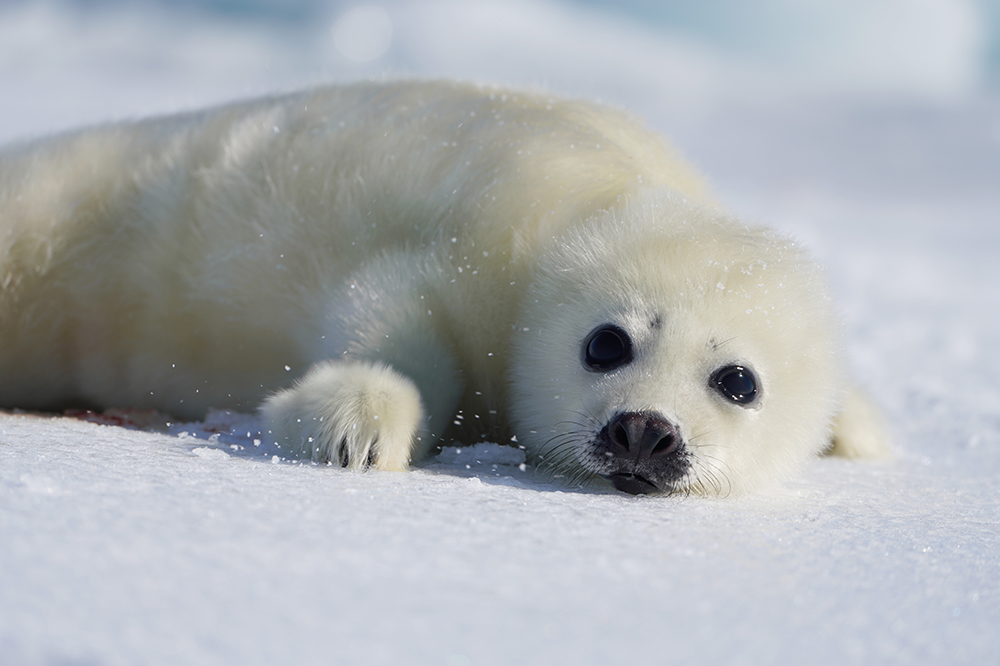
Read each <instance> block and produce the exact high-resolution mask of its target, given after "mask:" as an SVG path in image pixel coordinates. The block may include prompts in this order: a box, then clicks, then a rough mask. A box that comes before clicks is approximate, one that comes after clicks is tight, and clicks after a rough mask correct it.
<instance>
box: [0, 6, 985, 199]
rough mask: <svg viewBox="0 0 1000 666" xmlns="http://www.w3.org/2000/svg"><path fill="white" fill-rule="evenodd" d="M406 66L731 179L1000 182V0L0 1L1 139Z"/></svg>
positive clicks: (896, 189) (852, 184)
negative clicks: (587, 123)
mask: <svg viewBox="0 0 1000 666" xmlns="http://www.w3.org/2000/svg"><path fill="white" fill-rule="evenodd" d="M398 76H419V77H440V76H447V77H457V78H462V79H473V80H477V81H485V82H496V83H502V84H509V85H516V86H537V87H544V88H546V89H549V90H552V91H554V92H557V93H561V94H566V95H578V96H586V97H593V98H599V99H603V100H604V101H607V102H609V103H612V104H616V105H621V106H625V107H627V108H629V109H631V110H633V111H635V112H636V113H638V114H640V115H642V116H643V117H645V118H646V119H647V120H648V121H649V122H650V123H651V124H653V125H654V126H656V127H658V128H660V129H662V130H664V131H666V132H668V133H669V134H670V135H672V136H673V137H674V140H675V142H676V143H677V144H678V145H679V146H680V147H681V149H682V150H683V151H684V152H685V153H686V154H687V155H688V156H689V157H691V158H692V159H693V160H694V161H695V162H696V163H697V164H699V165H700V166H701V167H702V168H703V169H704V170H705V171H707V172H708V173H709V175H710V176H712V177H713V178H714V179H715V180H716V181H717V182H720V183H722V186H723V187H724V188H727V189H729V190H731V191H733V192H735V191H737V190H740V189H746V187H759V186H762V185H766V186H768V187H780V188H782V189H783V190H786V191H787V190H788V188H801V187H810V188H814V189H815V188H820V189H823V190H832V191H843V190H845V189H846V190H848V191H850V192H852V193H856V194H862V193H869V194H871V193H878V194H885V193H893V194H897V195H911V194H912V195H920V196H927V194H928V192H929V191H933V190H935V189H937V188H938V187H944V186H946V187H947V188H948V189H949V191H951V192H954V191H955V190H956V188H957V189H959V190H961V191H962V192H963V193H966V194H969V195H982V194H986V193H989V192H992V190H993V189H996V184H997V183H1000V103H998V97H1000V94H998V93H1000V0H839V1H838V2H832V1H830V2H806V1H803V0H756V1H750V2H744V1H738V0H701V1H699V2H687V1H685V0H616V1H614V2H611V1H608V0H419V1H418V0H391V1H388V2H382V3H378V4H363V3H357V2H353V1H338V0H331V1H325V0H139V1H135V2H127V1H123V0H62V1H60V0H39V1H28V2H24V1H12V0H0V121H2V122H0V142H7V141H10V140H14V139H20V138H26V137H31V136H34V135H38V134H42V133H49V132H52V131H57V130H61V129H65V128H69V127H73V126H77V125H81V124H89V123H95V122H103V121H108V120H114V119H121V118H129V117H135V116H142V115H149V114H158V113H165V112H171V111H176V110H180V109H187V108H192V107H197V106H201V105H205V104H210V103H217V102H221V101H225V100H229V99H233V98H237V97H246V96H252V95H257V94H261V93H268V92H273V91H280V90H287V89H293V88H298V87H302V86H307V85H313V84H318V83H323V82H330V81H350V80H356V79H359V78H368V77H375V78H381V77H398ZM775 154H780V156H781V158H780V159H774V155H775Z"/></svg>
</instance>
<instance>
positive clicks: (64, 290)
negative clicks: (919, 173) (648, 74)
mask: <svg viewBox="0 0 1000 666" xmlns="http://www.w3.org/2000/svg"><path fill="white" fill-rule="evenodd" d="M0 286H2V292H0V405H6V406H10V407H23V408H37V409H53V408H60V407H63V406H69V405H93V406H98V407H111V406H116V407H123V406H132V407H152V408H157V409H160V410H163V411H166V412H169V413H173V414H176V415H177V416H180V417H184V418H196V417H199V416H201V415H202V414H204V412H205V409H206V408H208V407H210V406H214V407H229V408H236V409H244V410H249V409H254V408H256V407H257V406H258V405H260V404H261V402H262V401H263V407H262V413H263V416H264V418H265V419H266V422H267V424H268V428H269V429H270V430H271V432H272V434H273V436H274V437H275V439H276V440H277V441H278V442H280V443H281V444H282V445H283V446H285V447H286V448H287V449H288V450H289V451H290V452H292V453H295V454H297V455H302V456H305V457H312V458H314V459H317V460H329V461H332V462H335V463H342V464H344V465H346V466H349V467H351V468H362V467H365V466H368V465H374V466H375V467H377V468H381V469H401V468H404V467H406V465H407V463H408V462H409V461H410V460H413V459H419V458H420V457H421V456H422V455H424V454H425V453H426V451H427V450H429V449H430V448H431V447H432V446H433V445H435V444H436V443H437V442H440V441H443V442H450V441H452V440H459V441H465V442H469V441H472V440H476V439H480V438H486V439H492V440H498V441H508V440H510V439H511V438H512V437H513V436H515V435H516V437H517V441H518V442H520V443H521V444H522V445H524V446H525V447H526V448H527V449H528V451H529V453H530V454H531V455H532V456H533V457H534V459H535V460H538V461H542V462H547V463H549V464H552V465H555V466H556V467H557V469H558V470H559V471H562V472H564V473H567V474H575V475H577V476H580V477H583V476H586V475H588V474H591V473H594V472H599V471H600V470H599V469H598V467H599V465H598V464H596V463H593V461H591V460H589V459H588V455H590V454H589V453H588V449H587V447H588V446H589V443H590V442H591V441H592V440H593V438H594V437H595V435H596V433H597V431H599V430H600V428H601V427H602V426H603V425H604V424H605V423H607V421H608V419H609V418H611V417H613V415H614V414H616V413H620V412H622V411H630V410H631V411H655V412H657V413H659V414H662V415H663V416H664V417H665V418H667V419H668V420H669V421H670V422H671V423H674V424H676V425H677V427H678V428H679V431H680V433H681V434H682V436H683V437H684V440H685V446H686V449H687V454H686V455H688V456H689V457H690V460H691V467H690V470H689V472H688V473H687V474H686V475H685V476H684V477H683V478H682V479H679V480H677V481H676V482H675V483H673V484H671V485H670V487H668V488H664V490H673V491H677V490H694V491H698V492H707V493H725V492H729V491H743V490H748V489H753V488H757V487H760V486H762V485H766V484H769V483H772V482H773V481H774V480H776V479H779V478H782V477H784V476H786V475H787V474H788V473H789V472H790V471H792V470H794V469H795V468H796V467H797V466H798V465H799V464H800V463H801V462H802V461H803V460H805V459H806V458H808V457H809V456H812V455H816V454H818V453H820V452H821V451H823V450H824V449H827V448H829V447H831V446H833V447H834V448H833V450H834V451H835V452H838V453H843V454H845V455H852V456H869V457H870V456H877V455H881V454H884V453H885V452H886V451H887V450H888V449H887V444H886V438H885V435H884V432H883V430H882V429H881V428H880V426H879V421H878V416H877V414H876V413H875V412H874V410H873V409H872V408H871V407H870V405H868V404H867V402H865V400H864V399H863V398H861V397H860V396H859V395H858V394H857V393H856V392H855V391H854V390H853V389H850V388H849V387H848V385H847V383H846V381H845V379H844V377H843V373H842V369H841V367H840V361H839V358H838V351H837V345H838V335H837V332H836V331H837V326H836V323H835V322H834V319H833V317H832V315H831V308H830V304H829V299H828V297H827V295H826V291H825V287H824V286H823V280H822V278H821V275H820V274H819V272H818V270H817V269H816V268H815V266H814V265H813V264H812V262H811V261H810V260H809V259H808V258H807V257H806V256H805V255H804V254H803V253H802V251H801V250H800V249H799V248H797V247H796V246H795V245H794V244H793V243H791V242H790V241H789V240H787V239H786V238H784V237H782V236H780V235H778V234H776V233H774V232H772V231H768V230H766V229H762V228H756V227H747V226H745V225H742V224H740V223H738V222H736V221H733V220H731V219H729V218H727V217H725V216H724V215H723V214H721V213H719V212H717V211H716V210H715V209H714V208H713V207H712V204H711V202H710V201H709V199H708V198H707V195H706V191H705V188H704V186H703V185H702V183H701V180H700V179H699V178H698V176H697V175H696V174H694V172H693V171H692V170H691V169H690V168H689V167H688V166H686V165H685V164H684V163H683V162H681V161H680V160H679V159H678V158H677V157H676V156H675V155H674V154H673V152H672V151H671V149H670V148H669V146H668V145H667V144H666V143H665V142H664V140H663V139H662V138H661V137H659V136H658V135H656V134H655V133H652V132H651V131H649V130H648V129H646V128H645V127H643V125H642V124H641V123H638V122H637V121H635V120H634V119H632V118H631V117H629V116H628V115H626V114H624V113H622V112H619V111H616V110H613V109H609V108H607V107H603V106H598V105H593V104H590V103H586V102H579V101H567V100H561V99H551V98H549V97H546V96H544V95H538V94H533V93H523V92H511V91H504V90H499V89H492V88H482V87H476V86H471V85H461V84H453V83H447V82H440V83H419V82H404V83H392V84H378V83H363V84H358V85H353V86H347V87H332V88H323V89H319V90H314V91H309V92H305V93H300V94H295V95H288V96H283V97H277V98H269V99H261V100H256V101H252V102H247V103H241V104H234V105H230V106H226V107H222V108H219V109H215V110H211V111H208V112H204V113H194V114H187V115H182V116H176V117H172V118H166V119H154V120H147V121H142V122H137V123H131V124H119V125H112V126H108V127H103V128H96V129H91V130H88V131H84V132H81V133H76V134H70V135H67V136H63V137H57V138H54V139H49V140H45V141H40V142H37V143H34V144H29V145H24V146H15V147H11V148H8V149H7V150H6V151H5V152H4V153H3V154H2V156H0ZM604 322H612V323H615V324H616V325H618V326H620V327H621V328H623V329H624V330H626V331H627V332H628V333H629V334H630V335H631V336H632V338H633V340H634V343H635V352H636V353H635V358H634V360H633V362H632V363H630V364H628V365H627V366H625V367H623V368H620V369H618V370H616V371H614V372H609V373H593V372H588V371H587V370H585V369H584V368H583V367H582V365H581V344H582V341H583V340H584V338H585V336H587V334H588V333H589V332H590V331H591V330H592V329H593V328H594V327H595V326H596V325H599V324H601V323H604ZM726 363H740V364H743V365H746V366H748V367H752V368H753V370H754V371H755V372H756V373H757V375H758V378H759V380H760V382H761V384H762V387H763V388H762V391H761V395H760V398H759V399H758V400H757V401H756V402H755V403H754V404H753V405H752V406H751V407H749V408H748V407H740V406H738V405H734V404H731V403H730V402H727V401H726V400H724V399H722V398H721V397H720V396H719V394H718V393H717V392H716V391H714V390H713V389H712V388H711V387H710V386H709V380H708V378H709V376H710V375H711V373H712V372H713V371H714V370H715V369H717V368H718V367H720V365H724V364H726ZM296 378H299V379H297V381H296ZM838 417H839V421H838V420H837V419H838ZM838 423H839V424H840V426H839V427H838V425H837V424H838ZM832 442H834V443H835V444H831V443H832ZM595 465H596V466H595Z"/></svg>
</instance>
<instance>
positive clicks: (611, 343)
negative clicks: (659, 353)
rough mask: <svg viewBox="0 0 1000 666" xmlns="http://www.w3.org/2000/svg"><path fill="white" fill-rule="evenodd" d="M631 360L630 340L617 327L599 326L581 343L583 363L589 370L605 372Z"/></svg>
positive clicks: (609, 325)
mask: <svg viewBox="0 0 1000 666" xmlns="http://www.w3.org/2000/svg"><path fill="white" fill-rule="evenodd" d="M631 360H632V340H631V339H629V337H628V333H626V332H625V331H623V330H622V329H620V328H618V327H617V326H612V325H611V324H605V325H604V326H599V327H597V328H596V329H594V330H593V331H592V332H591V333H590V335H588V336H587V340H586V341H585V342H584V343H583V362H584V364H586V366H587V367H588V368H590V369H591V370H596V371H598V372H607V371H609V370H614V369H615V368H617V367H619V366H622V365H625V364H626V363H628V362H629V361H631Z"/></svg>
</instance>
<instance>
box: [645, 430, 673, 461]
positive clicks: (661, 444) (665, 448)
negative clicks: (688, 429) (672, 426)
mask: <svg viewBox="0 0 1000 666" xmlns="http://www.w3.org/2000/svg"><path fill="white" fill-rule="evenodd" d="M676 448H677V438H676V437H674V435H673V433H670V434H668V435H667V436H666V437H664V438H662V439H661V440H660V441H658V442H657V443H656V445H655V446H653V450H652V451H650V452H649V455H650V457H656V456H665V455H667V454H669V453H673V452H674V450H675V449H676Z"/></svg>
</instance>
